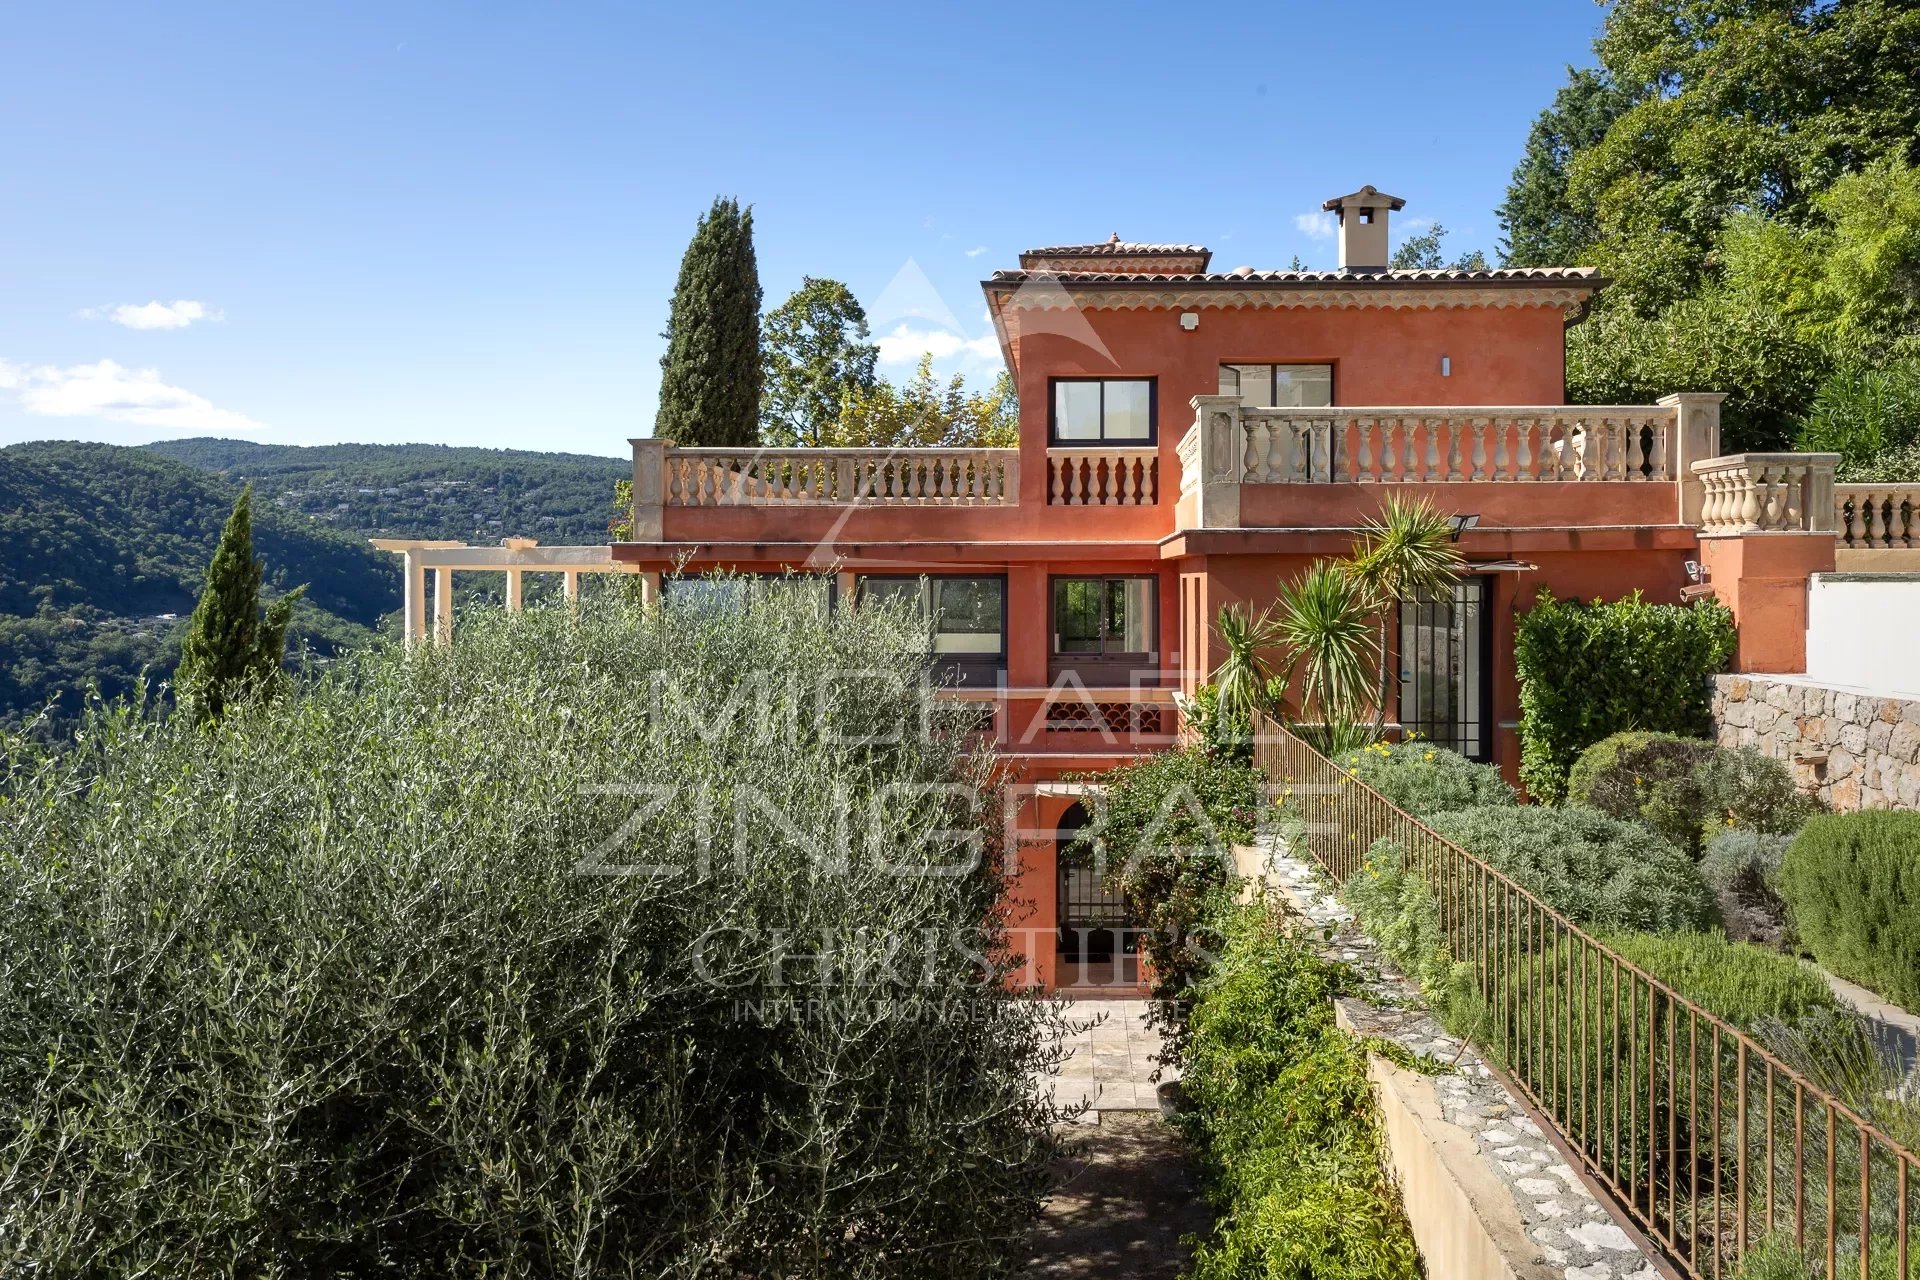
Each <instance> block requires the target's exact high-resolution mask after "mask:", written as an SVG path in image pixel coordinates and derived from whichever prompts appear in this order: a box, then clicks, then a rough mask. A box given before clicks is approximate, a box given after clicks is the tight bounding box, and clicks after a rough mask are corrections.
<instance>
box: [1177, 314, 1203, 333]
mask: <svg viewBox="0 0 1920 1280" xmlns="http://www.w3.org/2000/svg"><path fill="white" fill-rule="evenodd" d="M1180 327H1181V328H1182V329H1185V330H1186V331H1187V332H1188V333H1192V332H1193V331H1194V330H1195V329H1198V328H1199V327H1200V317H1199V316H1198V315H1197V314H1196V313H1194V312H1192V311H1183V312H1181V313H1180Z"/></svg>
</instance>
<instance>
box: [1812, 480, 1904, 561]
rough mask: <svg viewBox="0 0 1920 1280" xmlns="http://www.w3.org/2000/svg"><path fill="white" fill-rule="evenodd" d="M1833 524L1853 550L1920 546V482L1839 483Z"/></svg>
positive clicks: (1835, 495)
mask: <svg viewBox="0 0 1920 1280" xmlns="http://www.w3.org/2000/svg"><path fill="white" fill-rule="evenodd" d="M1833 517H1834V520H1833V523H1834V528H1835V530H1836V531H1837V532H1838V535H1839V540H1840V545H1841V546H1843V547H1846V548H1848V549H1849V550H1882V549H1896V550H1915V549H1920V484H1839V485H1835V486H1834V487H1833Z"/></svg>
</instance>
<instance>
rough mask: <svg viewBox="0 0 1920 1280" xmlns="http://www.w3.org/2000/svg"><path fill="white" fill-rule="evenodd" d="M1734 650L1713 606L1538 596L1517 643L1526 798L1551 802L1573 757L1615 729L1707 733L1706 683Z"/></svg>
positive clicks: (1729, 623) (1721, 612)
mask: <svg viewBox="0 0 1920 1280" xmlns="http://www.w3.org/2000/svg"><path fill="white" fill-rule="evenodd" d="M1733 648H1734V627H1733V615H1732V613H1731V612H1729V611H1728V610H1727V609H1726V607H1725V606H1723V605H1721V604H1718V603H1717V602H1714V601H1710V600H1709V601H1701V602H1698V603H1696V604H1692V605H1671V604H1649V603H1647V602H1646V601H1645V600H1643V599H1642V598H1641V597H1640V594H1639V593H1638V592H1635V593H1634V594H1633V595H1631V596H1628V597H1626V598H1625V599H1621V600H1614V601H1610V602H1609V601H1599V600H1596V601H1594V602H1592V603H1591V604H1583V603H1581V602H1580V601H1577V600H1556V599H1554V597H1553V595H1552V593H1551V592H1548V591H1544V590H1543V591H1542V592H1541V593H1540V596H1539V598H1538V600H1537V601H1536V603H1535V604H1534V607H1533V608H1532V609H1530V610H1528V611H1527V612H1526V613H1524V614H1522V615H1521V616H1520V623H1519V630H1518V633H1517V635H1516V636H1515V640H1514V664H1515V667H1516V668H1517V670H1518V673H1519V676H1520V780H1521V781H1522V782H1523V783H1524V784H1525V785H1526V788H1527V791H1528V792H1529V793H1530V794H1531V795H1532V796H1533V797H1534V798H1535V799H1536V800H1542V801H1546V802H1549V803H1558V802H1559V801H1560V800H1561V799H1562V798H1563V797H1564V796H1565V795H1566V781H1567V771H1568V770H1569V769H1571V768H1572V767H1573V763H1574V760H1575V758H1576V757H1578V756H1579V754H1580V752H1581V751H1583V750H1585V749H1586V748H1587V747H1589V746H1591V745H1592V744H1594V743H1596V742H1598V741H1600V740H1601V739H1602V738H1605V737H1608V736H1609V735H1611V734H1615V733H1619V732H1621V731H1622V730H1626V729H1646V730H1653V731H1665V732H1670V733H1681V734H1694V735H1698V734H1703V733H1705V732H1707V730H1708V729H1709V727H1710V723H1711V722H1710V716H1709V711H1710V702H1709V689H1708V677H1710V676H1712V675H1713V674H1714V673H1715V672H1717V671H1719V670H1720V669H1721V668H1722V667H1723V666H1725V665H1726V662H1727V659H1728V658H1729V657H1731V656H1732V655H1733Z"/></svg>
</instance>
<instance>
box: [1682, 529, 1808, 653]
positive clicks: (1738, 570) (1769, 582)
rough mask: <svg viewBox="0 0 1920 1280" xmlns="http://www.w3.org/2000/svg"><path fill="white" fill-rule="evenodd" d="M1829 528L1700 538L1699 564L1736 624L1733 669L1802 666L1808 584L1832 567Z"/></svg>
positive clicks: (1805, 637) (1805, 633)
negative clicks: (1737, 629)
mask: <svg viewBox="0 0 1920 1280" xmlns="http://www.w3.org/2000/svg"><path fill="white" fill-rule="evenodd" d="M1834 547H1835V539H1834V536H1833V535H1832V534H1831V533H1825V532H1822V533H1750V534H1735V535H1732V536H1729V537H1706V538H1702V539H1700V564H1701V566H1702V567H1703V568H1704V569H1705V570H1706V574H1707V581H1708V582H1710V583H1711V584H1712V585H1713V589H1714V594H1715V595H1716V596H1717V597H1718V598H1719V600H1720V602H1721V603H1722V604H1724V605H1726V606H1727V608H1729V609H1731V610H1733V621H1734V625H1735V626H1737V627H1738V628H1739V633H1740V635H1739V642H1738V647H1737V648H1736V649H1735V650H1734V658H1733V665H1734V670H1736V671H1740V672H1771V673H1780V674H1793V673H1798V672H1802V671H1805V670H1806V669H1807V586H1808V582H1809V580H1810V579H1811V577H1812V576H1813V575H1814V574H1816V573H1832V572H1833V556H1834Z"/></svg>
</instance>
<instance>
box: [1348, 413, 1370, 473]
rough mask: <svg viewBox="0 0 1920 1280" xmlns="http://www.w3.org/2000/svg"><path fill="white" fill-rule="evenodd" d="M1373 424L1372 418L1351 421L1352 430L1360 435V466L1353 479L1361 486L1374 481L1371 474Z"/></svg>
mask: <svg viewBox="0 0 1920 1280" xmlns="http://www.w3.org/2000/svg"><path fill="white" fill-rule="evenodd" d="M1373 422H1374V420H1373V419H1372V418H1355V419H1354V420H1353V425H1354V430H1355V431H1357V432H1359V434H1360V466H1359V471H1358V473H1357V474H1356V475H1355V476H1354V477H1353V478H1354V479H1355V480H1358V481H1360V482H1361V483H1362V484H1369V483H1372V481H1373V480H1374V479H1375V476H1374V474H1373Z"/></svg>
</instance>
